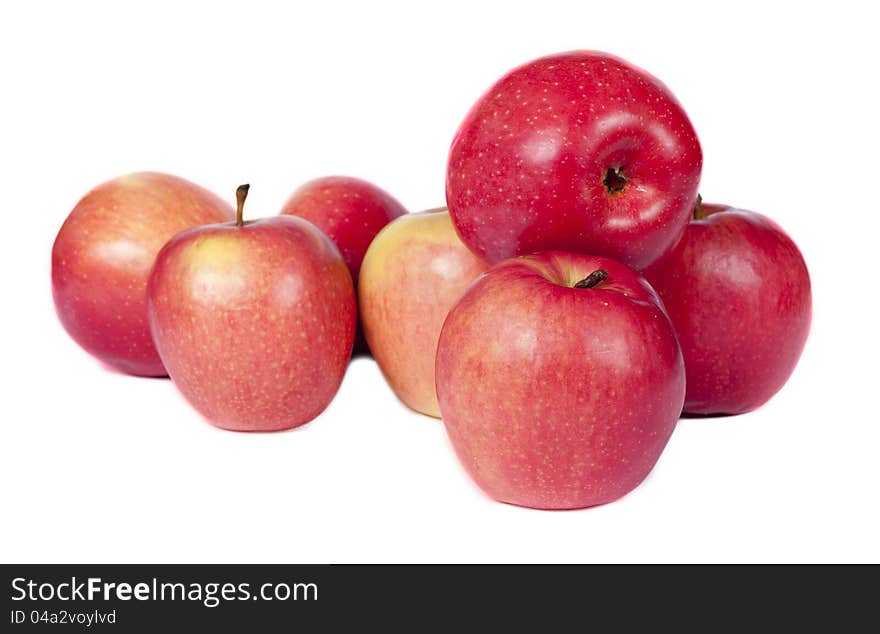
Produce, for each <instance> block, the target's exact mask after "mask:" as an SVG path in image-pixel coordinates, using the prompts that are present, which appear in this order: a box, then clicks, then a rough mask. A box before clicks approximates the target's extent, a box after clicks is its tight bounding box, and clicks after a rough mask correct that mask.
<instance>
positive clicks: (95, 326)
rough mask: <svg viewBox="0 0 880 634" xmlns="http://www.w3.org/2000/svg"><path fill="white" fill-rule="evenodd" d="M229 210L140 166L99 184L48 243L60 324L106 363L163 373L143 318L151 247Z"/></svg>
mask: <svg viewBox="0 0 880 634" xmlns="http://www.w3.org/2000/svg"><path fill="white" fill-rule="evenodd" d="M233 217H234V213H233V209H232V207H231V206H230V205H229V204H228V203H227V202H226V201H224V200H223V199H221V198H220V197H218V196H216V195H215V194H213V193H211V192H209V191H207V190H205V189H202V188H201V187H199V186H198V185H195V184H193V183H190V182H189V181H186V180H184V179H182V178H178V177H176V176H171V175H169V174H159V173H155V172H142V173H137V174H130V175H128V176H122V177H120V178H116V179H114V180H111V181H109V182H107V183H104V184H102V185H99V186H98V187H96V188H95V189H93V190H91V191H90V192H89V193H87V194H86V195H85V197H83V199H82V200H80V201H79V202H78V203H77V205H76V207H74V208H73V211H71V212H70V215H69V216H68V217H67V219H66V220H65V221H64V224H63V225H62V227H61V230H60V231H59V232H58V236H57V237H56V238H55V244H54V245H53V247H52V295H53V298H54V300H55V308H56V311H57V313H58V318H59V319H60V320H61V324H62V325H63V326H64V328H65V330H67V332H68V334H69V335H70V336H71V337H72V338H73V339H74V341H76V342H77V343H78V344H79V345H80V346H81V347H82V348H83V349H85V350H86V352H88V353H90V354H91V355H93V356H95V357H96V358H98V359H99V360H100V361H102V362H104V363H105V364H107V365H108V366H110V367H112V368H113V369H116V370H120V371H122V372H127V373H128V374H135V375H139V376H165V375H166V371H165V368H164V367H163V365H162V361H161V360H160V359H159V355H158V353H157V352H156V348H155V346H154V345H153V339H152V336H151V335H150V325H149V322H148V320H147V293H146V289H147V278H148V277H149V275H150V270H151V269H152V268H153V262H154V261H155V259H156V254H158V253H159V250H160V249H161V248H162V246H163V245H164V244H165V243H166V242H168V240H169V239H170V238H171V237H172V236H174V235H175V234H177V233H179V232H181V231H183V230H184V229H188V228H190V227H194V226H196V225H203V224H207V223H213V222H223V221H225V220H231V219H232V218H233Z"/></svg>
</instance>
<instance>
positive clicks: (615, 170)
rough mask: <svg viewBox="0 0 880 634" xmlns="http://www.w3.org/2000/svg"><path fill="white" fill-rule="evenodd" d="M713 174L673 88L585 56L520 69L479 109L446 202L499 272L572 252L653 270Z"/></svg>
mask: <svg viewBox="0 0 880 634" xmlns="http://www.w3.org/2000/svg"><path fill="white" fill-rule="evenodd" d="M701 167H702V152H701V150H700V143H699V141H698V139H697V135H696V132H695V131H694V128H693V126H692V125H691V123H690V121H689V120H688V117H687V115H686V114H685V112H684V110H683V109H682V107H681V105H680V104H679V103H678V101H677V100H676V99H675V97H674V96H673V95H672V93H671V92H670V91H669V90H668V89H667V88H666V86H664V85H663V84H662V83H660V82H659V81H658V80H657V79H655V78H654V77H652V76H651V75H649V74H648V73H646V72H645V71H643V70H641V69H639V68H636V67H635V66H632V65H631V64H628V63H627V62H625V61H623V60H621V59H618V58H616V57H613V56H611V55H607V54H604V53H598V52H593V51H575V52H570V53H563V54H559V55H552V56H549V57H544V58H541V59H538V60H535V61H532V62H530V63H528V64H525V65H523V66H520V67H519V68H517V69H515V70H513V71H511V72H510V73H508V74H507V75H505V76H504V77H502V78H501V79H500V80H499V81H498V82H497V83H496V84H495V85H494V86H492V87H491V88H490V89H489V90H488V92H486V94H484V95H483V96H482V97H481V98H480V99H479V101H477V103H476V104H475V105H474V106H473V108H471V111H470V112H469V113H468V115H467V117H466V118H465V120H464V122H463V123H462V124H461V127H460V128H459V129H458V132H457V134H456V135H455V138H454V139H453V141H452V148H451V150H450V153H449V163H448V167H447V172H446V201H447V204H448V205H449V211H450V213H451V214H452V219H453V221H454V222H455V226H456V229H457V230H458V233H459V235H460V236H461V238H462V240H463V241H464V242H465V244H467V245H468V246H469V247H470V248H471V249H473V250H474V252H475V253H477V254H479V255H481V256H482V257H484V258H485V259H487V260H488V261H490V262H497V261H499V260H502V259H504V258H508V257H511V256H515V255H523V254H528V253H533V252H538V251H548V250H553V249H561V250H566V251H577V252H583V253H590V254H594V255H602V256H607V257H612V258H615V259H617V260H620V261H622V262H624V263H625V264H628V265H629V266H631V267H634V268H637V269H642V268H644V267H646V266H647V265H649V264H651V263H652V262H653V261H654V260H656V259H657V258H659V257H660V256H661V255H663V254H664V253H665V252H667V251H668V250H669V249H671V248H672V246H673V245H674V244H675V242H676V241H677V240H678V239H679V238H680V237H681V234H682V232H683V231H684V228H685V225H686V224H687V219H688V215H689V213H690V209H691V207H692V205H693V201H694V199H695V198H696V195H697V187H698V185H699V181H700V170H701Z"/></svg>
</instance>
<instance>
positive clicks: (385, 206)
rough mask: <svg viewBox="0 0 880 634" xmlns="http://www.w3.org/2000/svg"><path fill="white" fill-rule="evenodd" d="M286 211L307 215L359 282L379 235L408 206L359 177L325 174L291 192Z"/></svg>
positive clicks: (403, 212)
mask: <svg viewBox="0 0 880 634" xmlns="http://www.w3.org/2000/svg"><path fill="white" fill-rule="evenodd" d="M281 213H282V214H289V215H292V216H299V217H300V218H305V219H306V220H308V221H309V222H311V223H312V224H314V225H315V226H316V227H318V228H319V229H320V230H321V231H323V232H324V233H326V234H327V235H328V236H329V237H330V239H331V240H333V242H334V243H335V244H336V246H337V247H338V248H339V251H340V252H341V253H342V257H343V259H344V260H345V263H346V264H347V265H348V270H349V271H351V279H352V280H354V282H355V284H357V281H358V274H359V273H360V269H361V262H362V261H363V259H364V254H365V253H366V252H367V248H368V247H369V246H370V243H371V242H372V241H373V238H375V237H376V234H377V233H379V231H380V230H381V229H382V227H384V226H385V225H387V224H388V223H389V222H391V221H392V220H394V219H395V218H397V217H399V216H402V215H404V214H405V213H406V209H405V208H404V207H403V205H401V204H400V203H399V202H397V200H396V199H395V198H394V197H393V196H391V194H389V193H388V192H386V191H385V190H383V189H380V188H379V187H377V186H375V185H373V184H372V183H369V182H367V181H365V180H361V179H359V178H353V177H350V176H325V177H323V178H316V179H314V180H311V181H309V182H307V183H305V184H304V185H302V186H301V187H300V188H299V189H297V190H296V191H294V192H293V194H291V196H290V198H288V199H287V202H286V203H284V207H283V208H282V209H281Z"/></svg>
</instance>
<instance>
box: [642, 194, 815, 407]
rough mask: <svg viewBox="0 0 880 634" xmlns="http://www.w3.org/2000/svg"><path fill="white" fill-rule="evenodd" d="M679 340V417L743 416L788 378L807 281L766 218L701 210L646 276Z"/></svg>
mask: <svg viewBox="0 0 880 634" xmlns="http://www.w3.org/2000/svg"><path fill="white" fill-rule="evenodd" d="M645 275H646V276H647V277H648V279H649V280H650V282H651V284H653V286H654V288H655V289H657V292H658V293H659V294H660V296H661V297H662V298H663V303H664V305H665V306H666V310H667V312H668V314H669V317H670V318H671V319H672V323H673V324H674V325H675V330H676V332H677V333H678V340H679V342H680V343H681V349H682V353H683V354H684V361H685V367H686V368H687V396H686V398H685V403H684V411H685V412H687V413H690V414H741V413H743V412H748V411H750V410H753V409H755V408H756V407H758V406H760V405H762V404H764V403H765V402H767V401H768V400H769V399H770V397H772V396H773V395H774V394H776V392H778V391H779V390H780V389H781V388H782V386H783V385H784V384H785V382H786V381H787V380H788V377H789V376H791V373H792V371H793V370H794V367H795V365H797V362H798V359H799V358H800V356H801V352H802V351H803V349H804V344H805V343H806V340H807V334H808V333H809V331H810V319H811V314H812V298H811V290H810V275H809V272H808V271H807V265H806V263H805V262H804V258H803V256H802V255H801V253H800V251H799V250H798V248H797V246H796V245H795V243H794V242H793V241H792V240H791V238H789V237H788V236H787V235H786V234H785V232H784V231H783V230H782V229H780V228H779V227H778V226H777V225H776V224H775V223H773V222H772V221H771V220H769V219H768V218H766V217H764V216H762V215H760V214H757V213H754V212H751V211H744V210H742V209H736V208H733V207H728V206H725V205H708V204H706V205H704V204H702V203H701V202H698V203H697V206H696V208H695V209H694V217H693V220H692V221H691V223H690V224H689V225H688V227H687V231H686V232H685V234H684V238H682V240H681V242H680V243H679V244H678V246H676V248H675V249H674V250H673V251H672V253H670V254H669V255H668V256H667V257H665V258H663V259H662V260H661V261H659V262H658V263H657V264H656V265H655V266H653V267H651V268H650V269H648V270H647V271H646V272H645Z"/></svg>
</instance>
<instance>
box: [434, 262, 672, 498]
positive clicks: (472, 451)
mask: <svg viewBox="0 0 880 634" xmlns="http://www.w3.org/2000/svg"><path fill="white" fill-rule="evenodd" d="M436 375H437V395H438V397H439V399H440V411H441V412H442V414H443V421H444V423H445V425H446V430H447V432H448V433H449V439H450V440H451V442H452V446H453V447H454V449H455V452H456V453H457V454H458V457H459V458H460V459H461V461H462V463H463V464H464V467H465V469H466V470H467V471H468V472H469V473H470V475H471V476H472V477H473V479H474V480H475V481H476V482H477V484H478V485H479V486H480V487H481V488H482V489H483V490H485V491H486V493H488V494H489V495H490V496H492V497H494V498H495V499H497V500H500V501H502V502H509V503H511V504H518V505H521V506H528V507H533V508H541V509H572V508H583V507H588V506H593V505H596V504H604V503H606V502H610V501H612V500H614V499H616V498H618V497H620V496H622V495H624V494H625V493H627V492H628V491H630V490H632V489H633V488H635V487H636V486H637V485H638V484H639V483H640V482H641V481H642V480H643V479H644V478H645V476H647V475H648V473H649V472H650V471H651V469H652V468H653V466H654V464H655V463H656V462H657V459H658V458H659V457H660V453H661V452H662V451H663V448H664V446H665V445H666V442H667V440H668V439H669V436H670V434H671V433H672V430H673V429H674V428H675V423H676V420H677V419H678V415H679V413H680V412H681V405H682V402H683V400H684V376H685V375H684V364H683V362H682V356H681V350H680V349H679V347H678V342H677V341H676V338H675V333H674V331H673V329H672V324H671V323H670V321H669V318H668V317H667V316H666V313H664V312H663V308H662V304H661V302H660V299H659V298H658V297H657V295H656V293H655V292H654V290H653V289H652V288H651V287H650V285H649V284H648V283H647V282H646V281H645V279H644V278H643V277H641V276H640V275H639V274H637V273H635V272H633V271H632V270H631V269H629V268H627V267H626V266H624V265H623V264H620V263H618V262H616V261H614V260H610V259H606V258H601V257H594V256H589V255H583V254H575V253H565V252H559V251H556V252H545V253H541V254H537V255H532V256H524V257H519V258H513V259H510V260H506V261H504V262H502V263H500V264H497V265H496V266H494V267H493V268H492V269H490V270H489V271H488V272H487V273H486V274H484V275H483V276H482V277H480V278H479V279H478V280H477V281H476V282H474V284H473V285H472V286H471V287H470V288H469V289H468V290H467V291H466V292H465V294H464V295H463V296H462V298H461V299H460V300H459V302H458V303H457V304H456V305H455V307H454V308H453V309H452V310H451V311H450V313H449V316H448V317H447V318H446V323H445V324H444V325H443V330H442V332H441V334H440V342H439V344H438V346H437V368H436Z"/></svg>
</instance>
